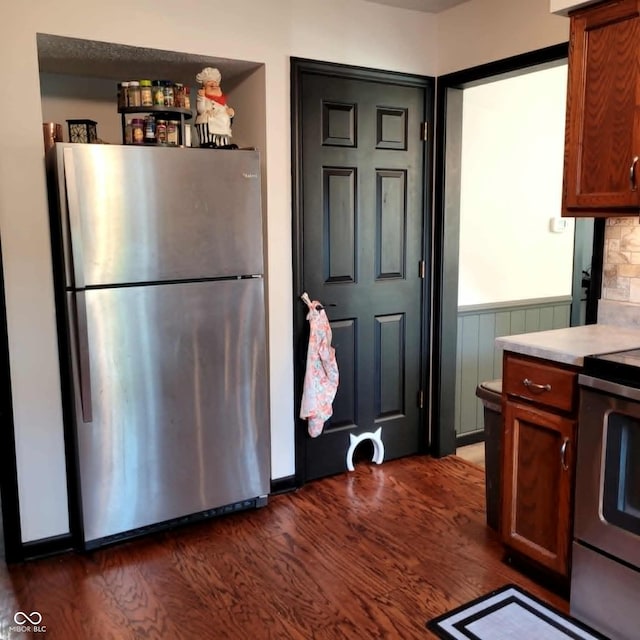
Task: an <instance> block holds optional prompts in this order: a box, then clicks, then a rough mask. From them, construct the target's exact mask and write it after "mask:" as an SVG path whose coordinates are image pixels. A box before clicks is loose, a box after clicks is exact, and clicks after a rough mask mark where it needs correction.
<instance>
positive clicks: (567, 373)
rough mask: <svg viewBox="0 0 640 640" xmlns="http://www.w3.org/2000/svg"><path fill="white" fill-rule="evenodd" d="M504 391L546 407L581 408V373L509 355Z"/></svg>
mask: <svg viewBox="0 0 640 640" xmlns="http://www.w3.org/2000/svg"><path fill="white" fill-rule="evenodd" d="M503 392H504V393H506V394H507V395H509V396H515V397H517V398H523V399H525V400H529V401H531V402H535V403H536V404H539V405H542V406H546V407H553V408H555V409H560V410H561V411H567V412H573V411H576V410H577V408H578V373H577V371H575V370H571V369H562V368H560V367H559V366H555V365H552V364H547V363H545V362H541V361H536V360H529V359H527V358H522V357H519V356H514V355H511V354H505V361H504V376H503Z"/></svg>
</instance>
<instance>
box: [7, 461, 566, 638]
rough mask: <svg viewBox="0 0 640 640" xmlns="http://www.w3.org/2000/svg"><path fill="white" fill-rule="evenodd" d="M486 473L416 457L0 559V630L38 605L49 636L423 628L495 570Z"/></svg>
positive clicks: (513, 578) (511, 575)
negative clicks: (233, 506)
mask: <svg viewBox="0 0 640 640" xmlns="http://www.w3.org/2000/svg"><path fill="white" fill-rule="evenodd" d="M483 478H484V474H483V473H482V470H481V469H479V468H478V467H476V466H474V465H471V464H469V463H467V462H466V461H464V460H462V459H460V458H457V457H455V456H451V457H449V458H445V459H440V460H435V459H432V458H429V457H413V458H405V459H402V460H395V461H390V462H385V463H384V464H382V465H380V466H378V465H373V464H371V463H360V464H358V465H357V466H356V470H355V471H354V472H352V473H348V474H342V475H338V476H334V477H332V478H327V479H324V480H319V481H316V482H312V483H310V484H308V485H306V486H304V487H303V488H302V489H301V490H299V491H297V492H295V493H289V494H283V495H276V496H272V497H271V498H270V500H269V504H268V505H267V507H265V508H263V509H259V510H253V511H247V512H243V513H237V514H233V515H230V516H226V517H224V518H218V519H216V520H213V521H210V522H207V523H200V524H197V525H190V526H188V527H185V528H181V529H178V530H174V531H172V532H165V533H161V534H157V535H154V536H151V537H147V538H145V539H140V540H137V541H132V542H128V543H124V544H119V545H116V546H112V547H110V548H106V549H101V550H99V551H94V552H92V553H88V554H66V555H63V556H56V557H52V558H46V559H40V560H35V561H31V562H28V563H24V564H20V565H13V566H10V567H6V566H0V638H2V639H3V640H5V638H11V639H14V638H24V637H29V636H28V634H24V633H15V632H13V633H12V632H10V630H9V627H11V626H13V625H14V624H15V623H14V622H13V616H14V614H15V612H16V611H24V612H28V613H29V612H32V611H38V612H39V613H41V614H42V622H41V625H45V626H46V634H34V635H33V637H42V638H46V639H47V640H56V639H60V640H85V639H86V640H102V639H103V638H104V639H113V640H128V639H138V638H149V639H161V640H164V639H167V640H182V639H185V640H187V639H188V640H192V639H199V640H201V639H204V640H207V639H212V640H217V639H226V638H228V639H230V640H244V639H251V640H262V639H270V638H273V639H277V640H281V639H282V640H289V639H291V640H308V639H310V638H311V639H318V640H325V639H326V640H337V639H341V638H345V639H346V638H348V639H350V640H351V639H354V638H367V639H368V638H389V639H390V640H396V639H405V638H406V639H413V638H433V637H434V636H432V635H431V633H430V632H429V631H427V630H426V629H425V622H426V621H427V620H428V619H430V618H431V617H433V616H436V615H439V614H441V613H443V612H445V611H447V610H449V609H451V608H453V607H457V606H459V605H460V604H462V603H464V602H466V601H468V600H470V599H472V598H475V597H477V596H480V595H482V594H484V593H486V592H488V591H491V590H493V589H496V588H498V587H501V586H502V585H504V584H506V583H515V584H518V585H520V586H522V587H524V588H525V589H528V590H530V591H531V592H532V593H533V594H534V595H537V596H538V597H540V598H542V599H543V600H545V601H546V602H548V603H550V604H552V605H554V606H556V607H558V608H559V609H560V610H562V611H564V612H568V603H567V602H566V601H565V600H563V599H562V598H560V597H559V596H557V595H555V594H554V593H551V592H549V591H547V590H546V589H544V588H542V587H541V586H539V585H537V584H536V583H534V582H533V581H532V580H530V579H529V578H528V577H527V576H525V575H524V574H521V573H519V572H518V571H516V570H515V569H514V568H512V567H511V566H510V565H508V564H507V563H505V562H504V561H503V551H502V547H501V545H500V543H499V541H498V539H497V536H496V534H495V533H494V532H493V531H491V530H490V529H488V528H487V527H486V526H485V514H484V485H483Z"/></svg>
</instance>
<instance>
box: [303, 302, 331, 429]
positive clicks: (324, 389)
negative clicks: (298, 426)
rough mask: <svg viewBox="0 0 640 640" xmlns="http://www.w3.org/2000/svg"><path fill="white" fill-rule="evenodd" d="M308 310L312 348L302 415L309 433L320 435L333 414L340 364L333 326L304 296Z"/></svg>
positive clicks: (309, 351)
mask: <svg viewBox="0 0 640 640" xmlns="http://www.w3.org/2000/svg"><path fill="white" fill-rule="evenodd" d="M301 297H302V300H304V302H305V304H306V305H307V307H309V313H308V314H307V320H308V321H309V325H310V333H309V347H308V349H307V370H306V373H305V376H304V388H303V391H302V403H301V406H300V417H301V418H302V419H303V420H305V419H307V420H308V429H309V435H310V436H311V437H312V438H317V437H318V436H319V435H320V434H321V433H322V429H323V427H324V423H325V422H326V421H327V420H328V419H329V418H330V417H331V415H332V414H333V407H332V406H331V405H332V403H333V399H334V398H335V395H336V391H337V390H338V380H339V375H338V364H337V362H336V352H335V349H334V348H333V347H332V346H331V325H330V324H329V318H327V314H326V313H325V311H324V309H323V308H322V305H321V304H320V303H319V302H318V301H317V300H313V301H311V300H310V299H309V296H308V295H307V294H306V293H304V294H303V295H302V296H301Z"/></svg>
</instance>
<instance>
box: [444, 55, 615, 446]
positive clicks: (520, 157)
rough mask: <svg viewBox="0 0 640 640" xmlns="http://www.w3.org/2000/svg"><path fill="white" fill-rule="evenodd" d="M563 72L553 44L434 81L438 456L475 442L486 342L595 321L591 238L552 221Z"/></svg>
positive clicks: (557, 196) (487, 374)
mask: <svg viewBox="0 0 640 640" xmlns="http://www.w3.org/2000/svg"><path fill="white" fill-rule="evenodd" d="M566 71H567V45H566V44H563V45H557V46H554V47H549V48H547V49H543V50H539V51H536V52H532V53H529V54H525V55H522V56H515V57H513V58H509V59H506V60H502V61H499V62H496V63H491V64H489V65H483V66H481V67H476V68H473V69H469V70H466V71H461V72H457V73H455V74H450V75H448V76H443V77H442V78H440V79H439V94H438V119H439V122H440V123H442V124H441V125H440V126H439V129H438V141H437V144H438V153H437V162H438V164H439V169H440V171H438V172H437V177H436V180H437V183H438V184H437V186H436V198H437V203H436V210H437V212H438V217H437V219H436V232H435V233H436V243H435V244H436V246H438V245H440V249H439V250H440V251H441V254H440V256H439V258H440V259H439V261H438V262H437V263H436V265H437V266H436V269H438V272H437V273H436V282H435V287H434V292H435V303H436V308H437V309H438V310H439V319H440V330H439V332H438V333H437V334H436V336H435V338H434V344H435V345H436V349H435V360H434V367H435V369H436V372H435V379H436V381H437V382H436V384H435V385H434V404H436V405H437V406H438V411H437V412H436V413H435V414H434V415H435V416H436V417H437V418H436V424H434V434H436V436H435V437H434V441H435V442H436V443H437V445H438V446H437V447H436V449H437V450H436V453H437V454H438V455H448V454H450V453H454V452H455V451H456V450H458V451H460V449H461V448H462V447H464V446H466V445H474V444H479V443H482V442H483V440H484V423H483V418H484V415H483V414H484V407H483V402H482V401H481V399H480V398H478V397H477V395H476V390H477V388H478V385H479V384H480V383H481V382H483V381H492V380H496V379H500V378H501V376H502V358H501V353H500V352H498V351H496V350H495V347H494V340H495V338H496V337H498V336H502V335H515V334H518V333H528V332H532V331H540V330H546V329H556V328H564V327H569V326H572V325H575V324H586V323H589V322H595V317H596V314H595V312H594V305H593V301H594V300H597V291H596V286H593V284H592V283H590V281H589V280H590V279H589V277H587V274H589V275H591V273H594V274H595V273H597V272H598V270H601V265H598V263H597V258H598V256H597V253H598V252H597V251H595V252H594V248H596V249H597V247H598V244H602V240H603V234H602V235H601V233H600V232H599V230H598V228H597V225H595V226H594V223H593V221H592V220H588V221H585V223H583V224H580V225H576V224H575V223H574V221H573V220H571V219H563V218H561V217H560V208H561V194H562V175H563V155H564V121H565V102H566V85H567V81H566ZM594 253H595V254H596V255H595V258H596V260H595V262H594V263H593V264H591V258H592V254H594ZM436 260H438V256H437V257H436ZM438 263H439V264H438ZM576 271H577V274H576ZM583 272H584V273H583ZM476 449H478V447H476ZM467 451H468V452H469V455H470V456H473V455H474V454H475V453H477V451H474V450H471V449H469V450H462V451H460V453H462V454H463V455H466V452H467Z"/></svg>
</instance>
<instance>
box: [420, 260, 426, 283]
mask: <svg viewBox="0 0 640 640" xmlns="http://www.w3.org/2000/svg"><path fill="white" fill-rule="evenodd" d="M418 269H419V274H420V277H421V278H422V279H423V280H424V279H425V278H426V277H427V265H426V263H425V261H424V260H420V264H419V266H418Z"/></svg>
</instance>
